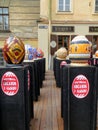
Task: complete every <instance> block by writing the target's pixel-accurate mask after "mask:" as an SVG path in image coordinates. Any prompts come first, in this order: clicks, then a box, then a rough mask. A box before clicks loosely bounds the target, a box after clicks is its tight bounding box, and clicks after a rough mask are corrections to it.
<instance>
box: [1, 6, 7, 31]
mask: <svg viewBox="0 0 98 130" xmlns="http://www.w3.org/2000/svg"><path fill="white" fill-rule="evenodd" d="M8 19H9V12H8V8H5V7H3V8H2V7H0V31H8V30H9V22H8Z"/></svg>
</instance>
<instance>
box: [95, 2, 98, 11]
mask: <svg viewBox="0 0 98 130" xmlns="http://www.w3.org/2000/svg"><path fill="white" fill-rule="evenodd" d="M95 12H97V13H98V0H95Z"/></svg>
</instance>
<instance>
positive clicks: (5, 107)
mask: <svg viewBox="0 0 98 130" xmlns="http://www.w3.org/2000/svg"><path fill="white" fill-rule="evenodd" d="M29 81H30V79H29V69H28V66H22V65H17V66H16V65H11V66H7V67H2V68H0V84H1V89H0V130H29V125H30V124H29V123H30V120H31V117H32V116H33V113H32V111H31V107H30V104H31V102H30V95H29V90H30V82H29Z"/></svg>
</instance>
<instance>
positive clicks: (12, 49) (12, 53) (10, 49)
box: [3, 36, 25, 64]
mask: <svg viewBox="0 0 98 130" xmlns="http://www.w3.org/2000/svg"><path fill="white" fill-rule="evenodd" d="M3 56H4V59H5V61H6V62H7V63H8V64H20V63H22V61H23V60H24V57H25V47H24V44H23V42H22V40H21V39H20V38H18V37H16V36H10V37H8V39H6V40H5V43H4V47H3Z"/></svg>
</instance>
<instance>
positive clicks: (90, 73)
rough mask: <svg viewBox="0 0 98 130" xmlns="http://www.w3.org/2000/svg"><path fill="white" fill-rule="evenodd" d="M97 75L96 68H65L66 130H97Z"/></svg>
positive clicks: (64, 113)
mask: <svg viewBox="0 0 98 130" xmlns="http://www.w3.org/2000/svg"><path fill="white" fill-rule="evenodd" d="M96 73H97V71H96V67H94V66H70V65H69V66H65V67H63V119H64V130H90V129H91V130H96V117H97V113H96V112H97V102H96V97H97V94H96V92H97V84H98V83H97V82H96V78H98V76H97V75H96Z"/></svg>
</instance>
